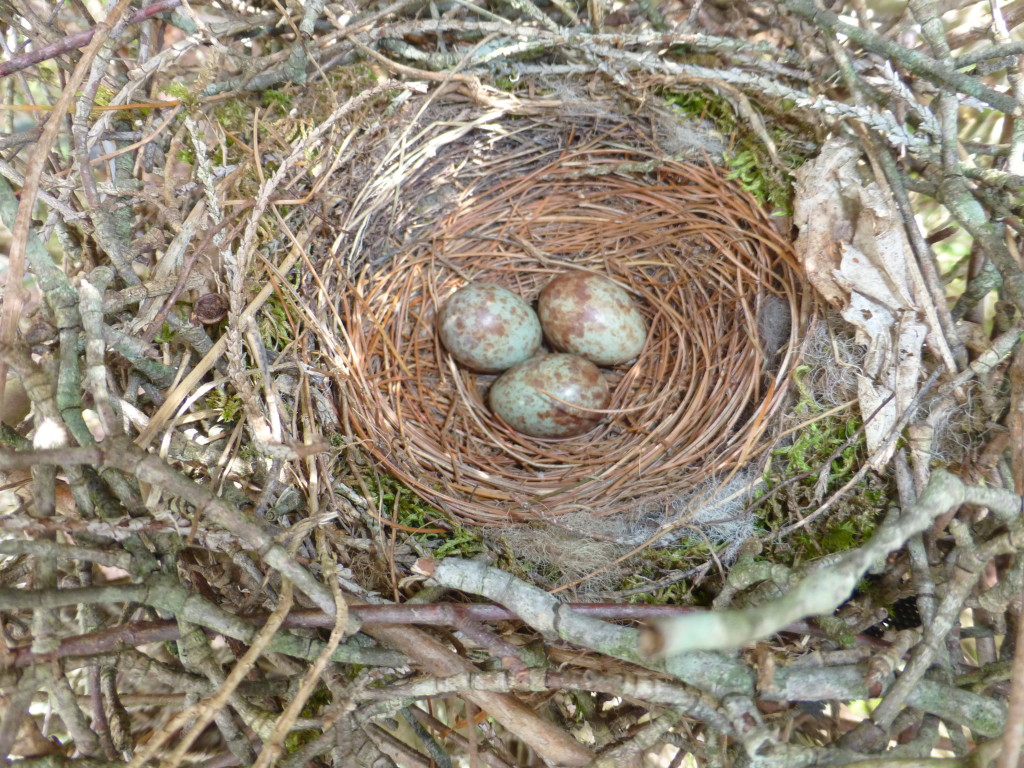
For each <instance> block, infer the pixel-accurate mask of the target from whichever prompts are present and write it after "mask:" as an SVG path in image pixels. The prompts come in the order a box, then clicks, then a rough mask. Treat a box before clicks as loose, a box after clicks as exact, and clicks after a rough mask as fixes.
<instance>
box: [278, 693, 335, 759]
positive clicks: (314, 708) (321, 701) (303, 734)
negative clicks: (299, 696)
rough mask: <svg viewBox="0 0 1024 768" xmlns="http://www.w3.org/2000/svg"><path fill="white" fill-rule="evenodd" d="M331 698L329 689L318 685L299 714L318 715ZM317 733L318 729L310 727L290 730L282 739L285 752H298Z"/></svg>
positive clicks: (303, 715) (317, 734)
mask: <svg viewBox="0 0 1024 768" xmlns="http://www.w3.org/2000/svg"><path fill="white" fill-rule="evenodd" d="M332 699H333V697H332V696H331V693H330V691H328V690H327V686H325V685H321V686H319V687H318V688H317V689H316V690H315V691H313V695H312V696H310V697H309V699H308V700H307V701H306V706H304V707H303V708H302V712H301V713H300V716H301V717H319V716H320V715H321V713H322V712H323V709H324V707H326V706H327V705H328V704H330V703H331V701H332ZM319 735H320V731H318V730H316V729H312V728H306V729H302V730H293V731H290V732H289V733H288V735H287V736H286V737H285V739H284V749H285V752H286V753H287V754H289V755H290V754H293V753H295V752H298V751H299V750H300V749H302V748H303V747H304V746H306V745H307V744H308V743H309V742H311V741H313V740H314V739H315V738H317V737H318V736H319Z"/></svg>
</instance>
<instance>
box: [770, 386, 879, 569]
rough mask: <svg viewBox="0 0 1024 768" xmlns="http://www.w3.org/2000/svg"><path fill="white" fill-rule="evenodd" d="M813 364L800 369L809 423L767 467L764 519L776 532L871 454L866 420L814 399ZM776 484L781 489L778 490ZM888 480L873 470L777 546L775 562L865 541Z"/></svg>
mask: <svg viewBox="0 0 1024 768" xmlns="http://www.w3.org/2000/svg"><path fill="white" fill-rule="evenodd" d="M808 372H809V368H808V366H801V367H799V368H797V369H796V370H795V371H794V382H795V384H796V387H797V390H798V392H799V393H800V400H799V402H798V403H797V404H796V406H795V408H794V411H795V413H796V414H797V415H798V416H800V417H801V418H804V419H806V423H805V424H804V426H803V427H802V428H800V429H799V431H798V432H797V433H796V434H795V435H794V436H793V437H792V439H791V441H790V442H789V444H788V445H784V446H782V447H780V448H777V449H776V450H774V451H773V452H772V458H771V462H770V463H769V465H768V467H767V469H766V471H765V478H764V479H765V484H766V487H765V489H763V490H762V491H760V492H759V494H758V495H759V496H760V497H761V498H764V499H765V501H764V502H763V503H762V504H761V505H760V506H759V508H758V510H757V511H756V515H757V517H758V520H759V521H760V523H761V524H762V525H764V526H765V527H766V528H767V529H768V530H771V531H774V530H778V529H780V528H783V527H785V526H787V525H790V524H792V523H793V522H795V521H796V520H797V519H799V518H801V517H803V516H805V515H807V514H810V513H811V512H813V511H814V509H816V508H817V507H818V505H819V503H820V501H821V499H822V498H827V497H828V496H829V495H831V494H832V493H834V492H835V491H837V490H838V489H839V488H840V487H842V486H843V485H845V484H846V483H847V482H848V481H849V480H850V479H851V478H852V477H853V476H854V474H855V473H856V472H857V470H858V468H859V467H860V466H861V462H862V461H864V460H865V459H866V454H867V450H866V446H865V442H864V435H863V433H860V434H858V430H859V429H860V426H861V423H862V422H861V419H860V418H859V417H858V416H852V415H849V414H846V413H840V414H830V415H826V414H825V409H824V408H822V406H820V405H818V403H817V402H816V401H815V400H814V397H813V393H812V392H811V391H810V390H809V387H808V385H807V383H806V377H807V374H808ZM773 489H778V490H776V491H775V492H772V491H773ZM888 490H889V489H888V479H887V478H884V477H877V476H874V475H868V476H866V477H865V478H864V479H863V480H861V481H860V482H859V483H857V484H856V485H855V486H854V487H853V488H852V489H850V490H849V491H848V492H846V494H845V495H844V496H843V498H842V499H840V501H839V502H838V503H837V504H835V505H834V506H833V508H832V511H831V512H830V514H828V515H824V516H822V517H821V518H820V519H818V520H816V521H815V522H813V523H811V524H810V525H808V526H805V527H804V528H801V529H800V530H799V531H798V532H797V533H796V534H795V535H793V536H792V537H790V539H789V541H787V542H785V543H782V542H778V543H776V544H775V545H774V552H773V553H772V557H771V559H772V560H773V561H774V562H788V563H790V564H792V563H798V562H804V561H806V560H808V559H812V558H814V557H819V556H821V555H824V554H830V553H835V552H845V551H846V550H848V549H852V548H854V547H857V546H860V545H861V544H862V543H863V542H864V541H866V540H867V539H868V538H869V537H870V536H871V534H872V533H873V532H874V530H875V527H876V525H877V521H878V516H879V514H880V511H881V510H882V508H883V507H884V504H885V501H886V498H887V497H888Z"/></svg>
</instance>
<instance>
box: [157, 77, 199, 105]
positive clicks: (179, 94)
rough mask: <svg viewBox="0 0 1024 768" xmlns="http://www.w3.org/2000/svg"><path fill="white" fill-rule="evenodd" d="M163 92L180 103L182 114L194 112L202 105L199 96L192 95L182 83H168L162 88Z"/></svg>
mask: <svg viewBox="0 0 1024 768" xmlns="http://www.w3.org/2000/svg"><path fill="white" fill-rule="evenodd" d="M163 91H164V93H166V94H167V95H168V96H171V97H172V98H175V99H177V100H178V101H180V102H181V109H182V111H183V112H194V111H195V110H197V109H198V108H199V107H200V106H201V105H202V101H201V100H200V98H199V94H197V93H193V92H192V91H191V90H190V89H189V87H188V86H187V85H185V84H183V83H168V84H167V85H165V86H163Z"/></svg>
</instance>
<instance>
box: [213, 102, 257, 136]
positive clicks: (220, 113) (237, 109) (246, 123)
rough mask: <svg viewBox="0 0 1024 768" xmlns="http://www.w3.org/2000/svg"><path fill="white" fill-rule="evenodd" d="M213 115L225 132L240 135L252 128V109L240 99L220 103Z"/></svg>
mask: <svg viewBox="0 0 1024 768" xmlns="http://www.w3.org/2000/svg"><path fill="white" fill-rule="evenodd" d="M213 114H214V117H216V118H217V122H218V123H220V125H221V127H223V128H224V130H225V131H230V132H231V133H241V132H244V131H248V130H249V128H251V127H252V107H250V106H249V105H248V104H247V103H246V102H245V101H244V100H242V99H228V100H227V101H224V102H221V103H220V104H218V105H217V107H216V109H214V112H213Z"/></svg>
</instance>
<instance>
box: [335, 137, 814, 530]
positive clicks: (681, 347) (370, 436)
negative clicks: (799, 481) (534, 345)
mask: <svg viewBox="0 0 1024 768" xmlns="http://www.w3.org/2000/svg"><path fill="white" fill-rule="evenodd" d="M519 130H520V131H522V130H523V129H522V128H521V127H520V128H519ZM545 130H549V129H545ZM622 138H623V137H622V136H611V137H606V138H605V140H604V141H595V142H591V143H589V144H587V145H586V146H582V147H580V146H577V147H575V148H574V147H572V146H563V147H560V148H555V149H552V147H551V145H550V143H547V142H543V143H539V144H537V145H536V150H535V151H532V152H531V151H529V150H527V151H524V150H523V149H522V145H521V143H517V144H516V145H514V147H506V148H505V150H506V152H507V153H503V151H502V150H503V147H502V146H501V145H500V144H498V145H496V144H495V143H494V142H493V141H492V139H490V138H488V137H487V136H482V137H479V138H476V139H474V138H473V137H472V136H470V138H469V140H468V143H467V142H455V143H453V144H452V145H451V146H450V147H448V159H447V161H446V162H447V163H449V167H451V166H452V164H454V165H456V166H457V165H462V164H465V163H466V162H468V158H475V160H474V166H475V170H474V172H473V173H472V174H463V177H465V176H468V175H471V176H472V180H471V181H470V182H469V183H468V184H466V185H465V186H463V187H462V188H459V187H458V186H455V187H454V188H452V187H449V188H447V189H445V190H444V193H445V195H446V198H447V199H448V200H449V202H450V205H449V206H448V208H449V210H448V211H447V212H446V213H445V214H444V215H442V216H438V215H437V213H436V211H435V210H431V209H430V207H429V206H427V205H424V204H423V203H422V199H423V198H424V197H425V196H426V195H428V194H429V195H432V197H430V198H429V200H430V201H433V200H434V198H436V196H437V177H436V176H432V175H431V174H429V173H428V174H422V173H421V174H419V175H418V176H416V175H411V178H410V179H407V180H406V181H407V182H408V183H407V184H406V185H405V187H404V188H403V196H405V195H409V194H412V195H413V197H416V198H418V199H419V203H417V204H410V203H409V202H408V201H406V204H405V210H406V211H407V217H406V218H405V219H403V220H402V221H401V222H399V219H400V218H401V217H399V216H397V215H395V214H390V221H389V224H390V225H391V229H392V231H394V230H395V228H396V226H397V224H399V223H400V228H401V229H403V231H405V232H418V233H419V236H418V237H416V238H415V239H414V240H413V241H412V242H407V243H406V244H405V245H403V246H401V247H399V248H398V249H397V250H396V252H395V253H394V254H393V256H392V257H391V258H390V259H383V260H381V259H379V258H378V259H376V261H375V263H372V264H371V263H364V267H363V268H362V269H361V270H359V272H358V274H356V275H355V276H353V277H352V279H351V284H350V285H349V286H348V287H347V290H346V293H347V299H346V300H345V301H343V302H342V304H341V314H342V317H341V322H342V323H343V326H344V334H345V337H346V346H347V351H346V355H347V357H348V360H347V363H348V364H347V365H346V366H345V368H346V375H345V376H344V377H343V378H342V380H341V383H340V385H339V401H340V409H339V410H340V412H341V413H342V415H343V424H344V428H345V430H346V432H347V434H348V437H349V438H350V441H351V443H352V444H353V445H356V446H359V447H360V448H361V449H362V450H363V451H364V452H365V453H366V454H368V455H369V456H370V457H372V459H373V461H374V462H375V463H376V464H377V465H378V466H380V467H381V468H382V469H383V470H386V471H387V472H390V473H391V474H393V475H394V476H396V477H397V478H399V479H401V480H402V481H403V482H404V483H405V484H406V485H408V486H409V487H410V488H411V489H413V490H414V491H415V492H416V493H417V494H419V495H420V496H421V497H423V498H424V499H426V500H427V501H429V502H431V503H432V504H434V505H436V506H437V507H438V508H440V509H442V510H444V511H445V512H447V513H448V514H450V515H452V516H454V517H456V518H458V519H459V520H461V521H462V522H466V523H472V524H494V523H504V522H509V521H528V520H536V519H543V518H551V517H555V516H558V515H562V514H566V513H570V512H578V511H580V510H587V511H589V512H590V513H592V514H596V515H608V514H615V513H617V512H621V511H627V510H632V509H635V508H637V507H638V505H639V504H640V503H643V504H646V505H649V504H650V502H651V501H652V499H663V498H668V497H678V496H679V495H680V494H683V493H685V492H686V491H687V490H688V489H692V488H693V487H694V486H695V485H697V484H699V483H702V482H704V481H706V480H707V479H708V478H709V477H711V476H715V475H720V474H721V473H723V472H729V471H730V470H732V469H734V468H737V467H740V466H743V465H746V464H749V463H751V462H755V461H757V459H758V457H759V456H760V455H761V454H762V453H763V448H764V433H765V430H766V427H767V425H768V424H769V422H770V419H771V416H772V414H773V413H774V411H775V410H776V408H777V407H778V405H779V404H780V402H781V401H782V397H783V395H784V391H785V386H784V384H785V382H786V381H787V377H788V373H789V370H790V367H791V356H790V352H789V350H792V349H793V348H794V347H795V345H794V344H788V345H787V346H784V347H783V351H782V353H781V354H776V353H775V350H772V349H768V350H766V349H765V348H764V344H763V343H762V338H761V335H760V334H759V320H760V319H763V316H764V312H765V310H766V308H767V307H769V306H774V307H775V308H776V309H778V307H780V306H781V307H783V308H784V309H783V314H784V315H788V316H787V317H785V318H784V319H785V321H786V329H787V332H788V334H789V341H792V340H793V339H795V338H796V337H797V334H798V332H799V326H800V323H799V317H800V296H801V295H802V291H801V289H800V287H799V281H798V277H797V272H796V268H795V262H794V259H793V256H792V253H791V248H790V243H789V242H788V241H787V240H786V238H784V237H782V236H781V235H780V234H779V232H778V231H777V230H776V227H775V225H774V223H773V221H772V219H771V218H770V216H769V215H768V214H767V213H766V212H765V211H764V210H762V208H761V207H760V206H759V205H758V203H757V202H756V201H755V200H754V199H753V198H752V197H751V196H749V195H748V194H746V193H745V192H743V191H742V190H741V189H739V188H738V187H737V186H736V185H734V184H733V183H731V182H729V181H727V180H726V179H725V178H724V174H723V172H722V171H721V170H719V169H716V168H715V167H714V166H712V165H707V164H704V165H701V164H697V163H690V162H675V161H666V160H663V159H662V157H663V155H662V156H659V154H658V152H657V150H652V149H650V148H648V147H643V148H640V149H636V150H632V149H623V148H622V147H623V142H622ZM633 139H634V143H636V144H639V143H641V142H640V141H638V140H636V137H633ZM566 144H567V145H568V144H571V141H566ZM513 149H514V150H515V151H512V150H513ZM442 154H444V153H442ZM425 178H427V179H430V182H429V183H427V182H426V181H424V179H425ZM455 178H458V176H456V177H455ZM416 190H418V193H417V192H416ZM428 190H429V192H428ZM381 208H386V206H381ZM378 217H384V218H385V219H388V218H389V213H388V212H387V211H386V210H385V211H384V212H382V213H379V214H378ZM385 228H387V225H385ZM366 240H367V242H368V239H366ZM377 242H378V243H379V241H377ZM365 261H366V260H364V262H365ZM567 269H585V270H591V271H594V272H598V273H600V274H603V275H606V276H608V277H611V278H612V279H614V280H615V281H617V282H618V283H619V284H621V285H622V286H624V287H626V288H627V289H628V290H629V291H630V292H631V294H632V295H633V297H634V299H635V300H636V302H637V304H638V305H639V307H640V308H641V311H642V312H643V314H644V316H645V317H646V319H647V321H648V324H649V328H650V332H649V337H648V341H647V344H646V346H645V348H644V350H643V352H642V353H641V355H640V357H639V358H638V359H637V360H636V362H635V363H633V364H630V365H624V366H619V367H616V368H605V369H604V374H605V378H606V379H607V380H608V382H609V385H610V388H611V390H612V392H613V395H612V401H611V405H610V406H609V409H608V410H609V412H608V414H607V415H606V417H605V418H604V419H603V420H602V422H601V423H600V424H599V425H598V426H597V427H595V428H594V429H593V430H592V431H590V432H588V433H587V434H584V435H582V436H580V437H577V438H571V439H561V440H550V439H538V438H532V437H528V436H526V435H523V434H520V433H518V432H516V431H515V430H513V429H511V428H510V427H508V426H507V425H505V424H504V423H502V422H501V421H500V420H499V419H498V418H497V417H496V416H495V415H494V414H493V413H492V412H491V411H490V409H489V407H488V406H487V390H488V388H489V386H490V385H491V384H492V382H493V381H494V380H495V379H496V376H493V375H481V374H476V373H473V372H471V371H468V370H465V369H462V368H461V367H459V366H458V365H456V364H455V363H454V361H453V360H452V359H451V357H450V356H449V355H448V353H447V352H446V351H445V350H444V348H443V347H442V346H441V344H440V343H439V341H438V338H437V334H436V331H435V316H436V314H437V312H438V310H439V308H440V306H441V305H442V304H443V302H444V301H445V299H446V298H447V297H448V296H449V295H451V294H452V293H453V292H454V291H456V290H457V289H458V288H460V287H462V286H463V285H465V284H466V283H467V282H468V281H486V282H493V283H498V284H500V285H503V286H504V287H506V288H509V289H510V290H512V291H514V292H516V293H518V294H520V295H521V296H523V297H524V299H526V300H527V301H528V302H531V303H532V302H534V301H535V300H536V298H537V296H538V294H539V292H540V290H541V289H542V288H543V287H544V285H545V284H546V283H547V282H548V281H549V280H550V279H551V278H552V277H553V276H554V275H556V274H558V273H560V272H563V271H565V270H567Z"/></svg>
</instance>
